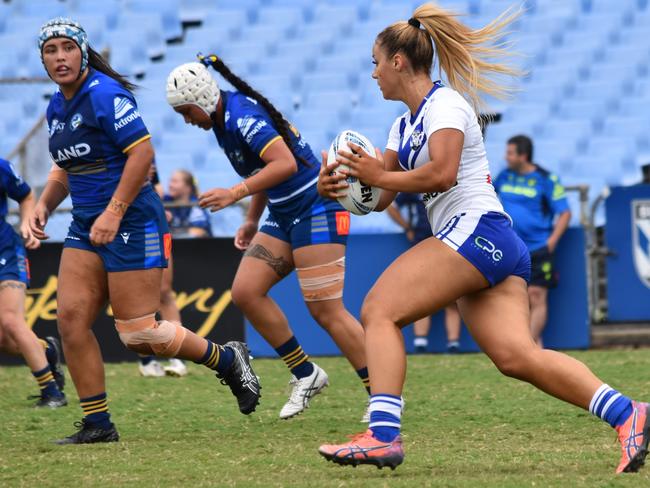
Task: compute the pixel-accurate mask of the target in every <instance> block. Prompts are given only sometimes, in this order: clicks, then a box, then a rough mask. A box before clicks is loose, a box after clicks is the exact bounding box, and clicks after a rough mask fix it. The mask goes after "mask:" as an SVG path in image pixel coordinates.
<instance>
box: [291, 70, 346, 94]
mask: <svg viewBox="0 0 650 488" xmlns="http://www.w3.org/2000/svg"><path fill="white" fill-rule="evenodd" d="M352 75H353V74H352V73H346V72H344V71H339V72H329V73H308V74H306V75H304V76H303V77H302V90H303V92H304V93H309V92H311V91H329V90H348V89H350V88H351V87H352V85H353V80H351V79H350V77H351V76H352Z"/></svg>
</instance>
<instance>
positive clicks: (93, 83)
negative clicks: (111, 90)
mask: <svg viewBox="0 0 650 488" xmlns="http://www.w3.org/2000/svg"><path fill="white" fill-rule="evenodd" d="M97 85H99V80H93V81H91V82H90V85H88V88H92V87H93V86H97Z"/></svg>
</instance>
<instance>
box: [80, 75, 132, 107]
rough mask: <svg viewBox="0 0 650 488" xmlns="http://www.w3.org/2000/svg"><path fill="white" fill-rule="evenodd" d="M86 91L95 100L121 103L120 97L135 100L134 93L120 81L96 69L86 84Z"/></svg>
mask: <svg viewBox="0 0 650 488" xmlns="http://www.w3.org/2000/svg"><path fill="white" fill-rule="evenodd" d="M86 92H87V93H88V96H89V97H90V98H91V100H92V101H93V102H104V103H108V102H111V103H113V104H114V105H115V104H116V103H119V100H117V99H118V98H126V99H129V100H133V93H131V92H130V91H129V90H127V89H126V88H125V87H124V86H123V85H122V84H121V83H120V82H119V81H117V80H115V79H113V78H111V77H110V76H108V75H106V74H104V73H102V72H100V71H95V70H93V72H92V73H91V75H90V79H89V80H88V83H87V85H86Z"/></svg>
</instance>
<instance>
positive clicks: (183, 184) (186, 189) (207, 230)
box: [163, 169, 212, 238]
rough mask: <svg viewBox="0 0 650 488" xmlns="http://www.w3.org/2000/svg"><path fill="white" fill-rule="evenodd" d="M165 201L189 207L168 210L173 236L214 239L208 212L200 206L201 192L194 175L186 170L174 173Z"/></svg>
mask: <svg viewBox="0 0 650 488" xmlns="http://www.w3.org/2000/svg"><path fill="white" fill-rule="evenodd" d="M163 201H165V202H174V203H181V204H187V205H188V206H187V207H174V208H170V209H168V211H169V212H170V214H171V219H170V221H169V228H170V230H171V231H172V236H174V237H176V238H178V237H185V238H188V237H189V238H194V237H212V228H211V227H210V215H209V214H208V211H207V210H205V209H202V208H200V207H199V206H198V203H199V192H198V189H197V185H196V181H195V179H194V176H193V175H192V173H190V172H189V171H187V170H184V169H178V170H176V171H174V173H172V176H171V178H170V179H169V187H168V193H167V195H165V196H164V197H163Z"/></svg>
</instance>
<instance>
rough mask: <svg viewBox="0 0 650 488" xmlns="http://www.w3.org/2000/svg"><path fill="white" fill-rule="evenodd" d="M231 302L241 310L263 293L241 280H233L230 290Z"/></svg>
mask: <svg viewBox="0 0 650 488" xmlns="http://www.w3.org/2000/svg"><path fill="white" fill-rule="evenodd" d="M230 294H231V298H232V302H233V303H234V304H235V306H237V307H239V308H240V309H242V310H245V309H246V308H248V307H250V306H251V305H253V304H254V303H255V302H256V301H257V300H259V299H260V298H261V297H262V296H263V295H261V294H260V293H259V292H258V291H257V290H256V289H255V288H253V287H252V286H250V285H249V284H246V283H243V282H241V281H235V282H234V283H233V285H232V289H231V290H230Z"/></svg>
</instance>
